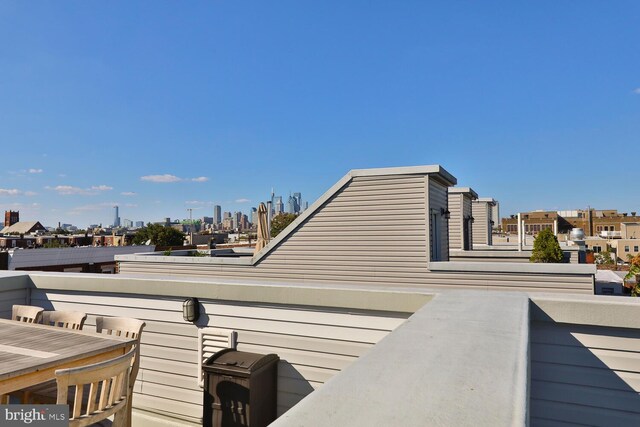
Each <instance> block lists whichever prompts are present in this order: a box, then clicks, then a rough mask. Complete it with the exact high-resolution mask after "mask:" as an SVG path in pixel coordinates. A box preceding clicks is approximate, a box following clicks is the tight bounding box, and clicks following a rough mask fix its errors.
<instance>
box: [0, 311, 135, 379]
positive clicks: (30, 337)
mask: <svg viewBox="0 0 640 427" xmlns="http://www.w3.org/2000/svg"><path fill="white" fill-rule="evenodd" d="M134 342H135V340H133V339H131V338H122V337H117V336H113V335H104V334H98V333H96V332H95V331H77V330H72V329H65V328H59V327H55V326H47V325H35V324H31V323H23V322H17V321H13V320H6V319H0V381H2V380H6V379H10V378H13V377H16V376H19V375H22V374H25V373H28V372H33V371H40V370H43V369H46V368H51V367H53V366H58V365H60V364H61V363H63V362H66V361H69V360H75V359H79V358H86V357H90V356H93V355H96V354H101V353H105V352H108V351H111V350H115V349H118V348H123V347H125V346H127V344H133V343H134Z"/></svg>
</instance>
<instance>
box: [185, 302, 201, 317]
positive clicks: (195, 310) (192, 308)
mask: <svg viewBox="0 0 640 427" xmlns="http://www.w3.org/2000/svg"><path fill="white" fill-rule="evenodd" d="M199 317H200V303H199V302H198V298H187V299H186V300H184V302H183V303H182V318H183V319H184V320H185V321H186V322H195V321H196V320H198V318H199Z"/></svg>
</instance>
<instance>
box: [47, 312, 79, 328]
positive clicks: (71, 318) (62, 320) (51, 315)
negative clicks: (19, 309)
mask: <svg viewBox="0 0 640 427" xmlns="http://www.w3.org/2000/svg"><path fill="white" fill-rule="evenodd" d="M85 320H87V314H86V313H82V312H79V311H43V312H42V323H43V324H44V325H49V326H58V327H60V328H67V329H78V330H80V329H82V326H84V321H85Z"/></svg>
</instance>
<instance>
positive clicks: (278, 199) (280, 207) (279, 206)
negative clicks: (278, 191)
mask: <svg viewBox="0 0 640 427" xmlns="http://www.w3.org/2000/svg"><path fill="white" fill-rule="evenodd" d="M274 204H275V206H274V207H273V210H274V211H275V214H276V215H280V214H281V213H283V212H284V203H282V196H275V197H274Z"/></svg>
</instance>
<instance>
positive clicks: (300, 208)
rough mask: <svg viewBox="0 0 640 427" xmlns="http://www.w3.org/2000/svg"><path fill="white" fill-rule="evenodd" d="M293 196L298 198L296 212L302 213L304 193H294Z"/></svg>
mask: <svg viewBox="0 0 640 427" xmlns="http://www.w3.org/2000/svg"><path fill="white" fill-rule="evenodd" d="M293 198H294V199H295V200H296V209H295V211H294V212H295V213H300V211H301V210H302V193H293Z"/></svg>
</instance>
